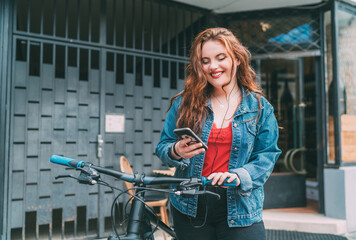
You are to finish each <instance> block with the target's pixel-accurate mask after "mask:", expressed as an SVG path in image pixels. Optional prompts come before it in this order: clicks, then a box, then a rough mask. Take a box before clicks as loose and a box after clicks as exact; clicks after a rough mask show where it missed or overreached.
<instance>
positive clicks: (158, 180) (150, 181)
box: [50, 155, 237, 187]
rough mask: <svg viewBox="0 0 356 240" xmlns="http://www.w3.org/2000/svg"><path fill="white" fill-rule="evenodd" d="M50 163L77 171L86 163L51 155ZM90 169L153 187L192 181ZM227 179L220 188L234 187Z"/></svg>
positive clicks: (204, 182) (204, 181)
mask: <svg viewBox="0 0 356 240" xmlns="http://www.w3.org/2000/svg"><path fill="white" fill-rule="evenodd" d="M50 161H51V162H52V163H56V164H60V165H64V166H69V167H72V168H75V169H77V170H80V169H82V168H83V167H84V166H85V165H87V164H88V163H86V162H84V161H78V160H76V159H72V158H68V157H63V156H59V155H52V156H51V159H50ZM90 167H91V168H93V169H95V170H96V171H98V172H99V173H103V174H107V175H109V176H112V177H115V178H118V179H121V180H124V181H127V182H131V183H133V182H138V183H143V184H144V185H155V184H174V183H181V182H184V181H190V180H192V179H191V178H175V177H151V176H144V175H135V174H128V173H123V172H119V171H115V170H112V169H108V168H103V167H98V166H95V165H93V164H90ZM195 180H196V181H195V182H196V183H199V184H201V185H202V186H206V185H210V183H211V182H212V180H208V179H207V178H206V177H201V178H197V179H195ZM227 180H228V179H226V180H225V182H224V183H223V184H222V186H227V187H235V186H236V184H237V181H236V179H235V180H234V181H232V182H231V183H228V182H227Z"/></svg>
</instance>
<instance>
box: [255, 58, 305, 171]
mask: <svg viewBox="0 0 356 240" xmlns="http://www.w3.org/2000/svg"><path fill="white" fill-rule="evenodd" d="M260 64H261V65H260V67H261V68H260V81H261V87H262V90H263V93H264V95H265V97H266V98H267V99H268V101H269V102H270V103H271V104H272V105H273V107H274V111H275V115H276V118H277V120H278V125H279V130H280V131H279V132H280V136H279V140H278V146H279V147H280V149H281V150H282V154H281V156H280V158H279V161H278V162H277V164H276V167H275V170H274V171H275V172H295V173H298V174H304V173H305V169H304V167H305V166H304V154H303V152H304V148H305V141H304V140H305V139H304V136H305V134H304V132H305V122H304V108H305V103H304V102H303V76H302V74H303V73H302V70H303V69H302V68H303V66H302V59H264V60H261V61H260ZM297 154H298V156H296V155H297ZM291 157H293V159H292V158H291ZM295 158H298V159H295Z"/></svg>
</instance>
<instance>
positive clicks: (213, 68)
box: [209, 61, 218, 71]
mask: <svg viewBox="0 0 356 240" xmlns="http://www.w3.org/2000/svg"><path fill="white" fill-rule="evenodd" d="M217 68H218V65H217V63H216V61H211V62H210V66H209V69H210V71H213V70H215V69H217Z"/></svg>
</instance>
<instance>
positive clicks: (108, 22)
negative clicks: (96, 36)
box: [106, 0, 119, 45]
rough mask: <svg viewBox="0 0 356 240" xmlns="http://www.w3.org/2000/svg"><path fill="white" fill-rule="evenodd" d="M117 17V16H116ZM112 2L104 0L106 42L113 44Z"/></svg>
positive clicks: (111, 0)
mask: <svg viewBox="0 0 356 240" xmlns="http://www.w3.org/2000/svg"><path fill="white" fill-rule="evenodd" d="M116 17H119V16H116ZM113 22H114V2H113V0H107V2H106V44H108V45H112V44H113V41H114V40H113V38H114V35H113V32H114V24H113Z"/></svg>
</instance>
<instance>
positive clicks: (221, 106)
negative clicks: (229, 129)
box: [213, 91, 240, 109]
mask: <svg viewBox="0 0 356 240" xmlns="http://www.w3.org/2000/svg"><path fill="white" fill-rule="evenodd" d="M238 92H240V91H236V92H235V93H234V95H232V96H231V98H232V97H234V96H235V95H236V94H237V93H238ZM213 97H214V98H215V99H216V100H217V101H218V102H219V107H220V108H221V109H223V108H224V107H225V105H224V104H223V103H222V102H220V100H219V99H218V98H217V97H216V96H215V95H214V94H213Z"/></svg>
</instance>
